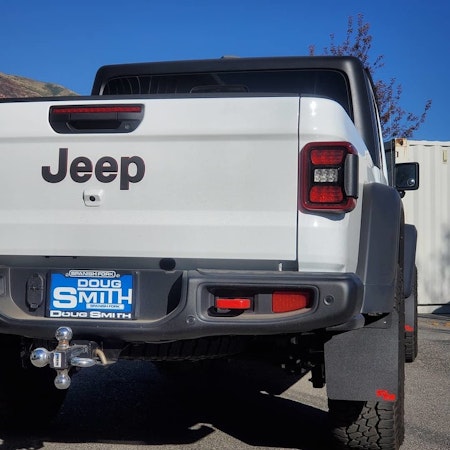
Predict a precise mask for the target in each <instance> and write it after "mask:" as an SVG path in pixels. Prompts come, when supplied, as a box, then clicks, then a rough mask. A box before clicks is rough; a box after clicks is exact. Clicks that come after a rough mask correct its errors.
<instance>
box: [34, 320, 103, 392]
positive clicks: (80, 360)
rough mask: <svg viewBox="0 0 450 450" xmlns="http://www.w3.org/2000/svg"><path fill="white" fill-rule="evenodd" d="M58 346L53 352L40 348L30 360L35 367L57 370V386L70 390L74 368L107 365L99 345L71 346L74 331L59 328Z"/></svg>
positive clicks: (90, 343)
mask: <svg viewBox="0 0 450 450" xmlns="http://www.w3.org/2000/svg"><path fill="white" fill-rule="evenodd" d="M55 337H56V340H57V341H58V345H57V346H56V348H55V349H54V350H52V351H49V350H47V349H46V348H43V347H39V348H36V349H34V350H33V351H32V352H31V355H30V360H31V363H32V364H33V366H35V367H45V366H47V365H48V366H50V367H51V368H52V369H55V370H56V378H55V386H56V388H57V389H68V388H69V386H70V383H71V379H70V376H69V370H70V369H71V368H72V367H92V366H95V365H96V364H101V365H106V364H107V361H106V357H105V354H104V353H103V351H102V350H100V348H99V346H98V344H97V343H95V342H92V341H86V342H83V343H77V344H70V341H71V339H72V337H73V333H72V329H71V328H69V327H59V328H58V329H57V330H56V333H55Z"/></svg>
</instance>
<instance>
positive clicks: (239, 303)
mask: <svg viewBox="0 0 450 450" xmlns="http://www.w3.org/2000/svg"><path fill="white" fill-rule="evenodd" d="M215 306H216V308H217V309H250V308H251V307H252V302H251V299H249V298H241V297H239V298H216V302H215Z"/></svg>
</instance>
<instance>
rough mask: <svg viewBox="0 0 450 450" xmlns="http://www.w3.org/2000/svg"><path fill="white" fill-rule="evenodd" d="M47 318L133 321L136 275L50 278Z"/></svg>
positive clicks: (81, 273) (83, 273)
mask: <svg viewBox="0 0 450 450" xmlns="http://www.w3.org/2000/svg"><path fill="white" fill-rule="evenodd" d="M49 284H50V286H49V301H48V308H47V316H48V317H53V318H70V319H112V320H127V319H133V318H134V295H133V292H134V291H133V275H132V274H130V273H117V272H116V271H115V270H69V271H68V272H65V273H61V272H58V273H56V272H55V273H52V274H51V275H50V283H49Z"/></svg>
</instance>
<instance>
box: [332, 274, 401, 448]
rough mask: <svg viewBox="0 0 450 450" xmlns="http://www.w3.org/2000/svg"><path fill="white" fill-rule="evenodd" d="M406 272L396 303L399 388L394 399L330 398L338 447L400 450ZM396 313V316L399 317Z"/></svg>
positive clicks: (335, 442)
mask: <svg viewBox="0 0 450 450" xmlns="http://www.w3.org/2000/svg"><path fill="white" fill-rule="evenodd" d="M402 293H403V273H402V270H401V269H400V268H399V269H398V270H397V285H396V295H395V297H396V298H395V305H396V310H397V312H398V319H399V320H398V327H399V330H398V335H399V340H400V342H399V346H398V348H399V352H398V353H399V355H398V364H399V368H398V372H399V380H398V382H399V390H398V395H397V399H396V400H395V401H394V402H377V401H350V400H331V399H329V400H328V408H329V420H330V425H331V432H332V439H333V444H334V448H335V449H368V450H369V449H370V450H398V449H399V448H400V446H401V444H402V443H403V439H404V434H405V425H404V381H405V372H404V366H405V354H404V353H405V344H404V336H405V334H404V329H405V314H404V299H403V294H402ZM396 316H397V314H395V316H394V317H396Z"/></svg>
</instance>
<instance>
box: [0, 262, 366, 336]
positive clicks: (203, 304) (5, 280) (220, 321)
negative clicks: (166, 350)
mask: <svg viewBox="0 0 450 450" xmlns="http://www.w3.org/2000/svg"><path fill="white" fill-rule="evenodd" d="M130 272H132V274H133V277H134V280H135V284H134V286H135V289H134V295H135V300H134V303H135V314H134V318H133V319H131V320H103V319H101V320H100V319H85V318H77V319H74V318H70V317H59V318H50V317H47V316H48V306H47V303H48V280H49V278H48V277H49V271H47V270H44V269H43V268H42V267H41V268H39V269H38V270H36V269H30V268H11V269H7V268H4V269H2V270H0V333H3V334H14V335H19V336H26V337H29V338H39V339H52V338H53V337H54V333H55V330H56V329H57V328H58V327H59V326H62V325H64V326H69V327H71V328H72V329H73V331H74V337H75V338H76V339H94V340H114V341H124V342H155V343H156V342H164V341H171V340H181V339H195V338H201V337H206V336H227V335H253V336H257V335H275V334H285V333H300V332H305V331H311V330H317V329H324V328H327V327H334V326H339V325H341V324H345V323H346V322H350V321H351V320H352V319H353V318H354V317H355V316H358V315H359V314H360V312H361V308H362V299H363V291H364V289H363V285H362V283H361V281H360V279H359V278H358V277H357V276H356V275H355V274H349V273H344V274H330V273H308V274H305V273H298V272H281V271H280V272H275V271H263V270H259V271H247V270H184V271H181V270H180V271H163V270H134V271H130ZM36 273H37V274H38V275H39V276H40V277H41V278H42V280H43V293H42V298H43V301H42V304H41V305H39V306H38V307H36V304H35V303H34V304H33V305H31V303H33V301H30V298H32V299H35V292H34V293H33V292H31V293H30V289H31V288H30V277H36ZM298 289H303V290H305V289H306V290H308V291H309V292H311V293H312V297H311V302H310V304H309V305H308V307H307V308H304V309H301V310H298V311H293V312H284V313H273V312H272V293H273V292H274V291H279V290H282V291H283V290H284V291H286V290H298ZM217 296H245V297H248V298H251V300H252V307H251V308H250V309H248V310H245V311H231V313H229V312H228V313H227V312H222V311H217V310H215V309H214V302H215V298H216V297H217Z"/></svg>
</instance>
